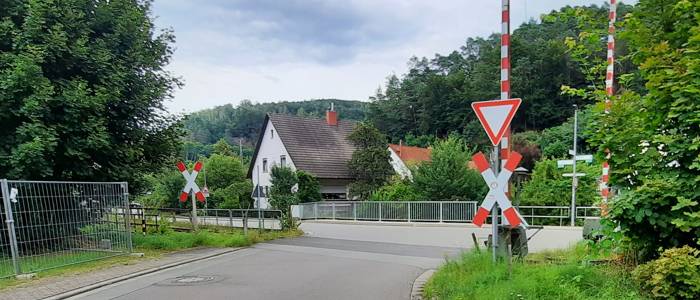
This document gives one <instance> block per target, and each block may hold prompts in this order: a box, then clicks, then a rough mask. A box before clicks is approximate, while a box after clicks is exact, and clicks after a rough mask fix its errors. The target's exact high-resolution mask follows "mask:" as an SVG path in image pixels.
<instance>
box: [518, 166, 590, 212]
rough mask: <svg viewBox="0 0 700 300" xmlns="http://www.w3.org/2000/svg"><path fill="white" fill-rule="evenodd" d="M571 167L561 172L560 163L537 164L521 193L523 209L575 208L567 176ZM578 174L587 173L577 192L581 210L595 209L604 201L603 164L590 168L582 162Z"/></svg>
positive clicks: (581, 178) (581, 180)
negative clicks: (600, 180) (600, 182)
mask: <svg viewBox="0 0 700 300" xmlns="http://www.w3.org/2000/svg"><path fill="white" fill-rule="evenodd" d="M572 171H573V169H572V167H571V166H567V167H565V168H561V169H559V168H557V161H556V160H554V159H544V160H541V161H538V162H537V163H536V164H535V169H534V170H533V171H532V174H531V177H530V180H529V181H527V182H525V183H524V184H523V187H522V190H521V191H520V192H519V193H518V196H517V198H518V201H519V202H520V203H519V204H520V205H535V206H569V205H571V177H564V173H571V172H572ZM576 173H585V174H586V176H583V177H579V184H578V188H577V190H576V205H577V206H592V205H593V204H594V203H596V202H597V201H598V199H599V198H600V196H599V193H598V183H597V181H596V179H597V175H598V173H600V164H597V163H593V164H588V163H585V162H582V161H579V162H578V164H576Z"/></svg>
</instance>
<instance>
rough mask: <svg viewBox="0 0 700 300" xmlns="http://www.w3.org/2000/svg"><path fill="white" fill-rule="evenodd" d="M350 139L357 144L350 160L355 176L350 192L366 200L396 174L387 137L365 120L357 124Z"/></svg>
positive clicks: (349, 164)
mask: <svg viewBox="0 0 700 300" xmlns="http://www.w3.org/2000/svg"><path fill="white" fill-rule="evenodd" d="M348 139H349V140H350V142H351V143H352V144H353V145H354V146H355V152H353V154H352V159H351V160H350V162H348V168H349V169H350V174H351V175H352V176H353V177H354V178H355V181H354V182H353V183H351V184H350V194H351V195H352V196H353V197H357V198H359V199H362V200H366V199H369V197H370V195H371V194H372V193H373V192H374V191H376V190H377V189H379V188H380V187H381V186H383V185H384V184H386V183H387V182H389V179H390V178H391V176H392V175H393V174H394V169H393V168H392V166H391V164H390V162H389V161H390V154H389V150H388V149H387V143H386V137H385V136H384V135H383V134H382V133H381V132H379V130H377V128H376V127H374V126H373V125H372V124H370V123H366V122H363V123H359V124H357V126H356V127H355V129H354V130H353V132H352V133H351V134H350V136H348Z"/></svg>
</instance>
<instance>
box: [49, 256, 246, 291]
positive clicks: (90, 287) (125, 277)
mask: <svg viewBox="0 0 700 300" xmlns="http://www.w3.org/2000/svg"><path fill="white" fill-rule="evenodd" d="M241 249H244V247H239V248H231V249H229V250H226V251H223V252H217V253H214V254H209V255H205V256H200V257H195V258H190V259H186V260H182V261H178V262H174V263H170V264H167V265H162V266H159V267H155V268H151V269H147V270H143V271H139V272H136V273H132V274H129V275H123V276H119V277H115V278H112V279H107V280H105V281H100V282H98V283H93V284H91V285H87V286H84V287H81V288H77V289H74V290H71V291H68V292H63V293H60V294H58V295H53V296H51V297H47V298H44V300H60V299H66V298H69V297H73V296H77V295H80V294H83V293H87V292H89V291H92V290H96V289H99V288H101V287H105V286H108V285H111V284H115V283H119V282H122V281H126V280H129V279H132V278H136V277H140V276H144V275H148V274H151V273H155V272H158V271H162V270H167V269H170V268H174V267H178V266H182V265H186V264H189V263H193V262H196V261H200V260H204V259H209V258H213V257H217V256H221V255H224V254H229V253H231V252H235V251H238V250H241Z"/></svg>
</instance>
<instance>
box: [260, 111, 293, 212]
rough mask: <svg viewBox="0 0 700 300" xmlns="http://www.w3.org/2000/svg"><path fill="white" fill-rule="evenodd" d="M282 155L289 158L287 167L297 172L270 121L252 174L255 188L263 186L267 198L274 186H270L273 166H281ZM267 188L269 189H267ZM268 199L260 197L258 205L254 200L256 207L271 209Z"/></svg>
mask: <svg viewBox="0 0 700 300" xmlns="http://www.w3.org/2000/svg"><path fill="white" fill-rule="evenodd" d="M282 155H284V156H285V157H286V158H287V162H286V166H287V167H290V168H292V170H296V167H295V166H294V163H293V162H292V158H291V157H290V156H289V153H288V152H287V149H286V148H285V147H284V144H283V143H282V140H281V139H280V137H279V135H278V134H277V130H276V129H275V126H273V125H272V121H270V120H268V121H267V126H266V127H265V132H264V135H263V139H262V141H261V142H260V148H259V149H258V156H257V157H256V159H255V164H254V165H253V173H252V174H251V177H252V178H251V179H252V180H253V187H255V186H257V185H258V184H259V185H260V186H262V187H263V190H265V192H266V195H265V196H266V197H267V196H269V195H267V193H268V192H269V190H270V188H271V186H272V184H270V179H271V175H272V174H270V172H271V171H272V166H275V165H279V164H280V158H281V156H282ZM264 159H267V172H264V171H263V160H264ZM265 187H267V189H265ZM266 197H260V203H258V199H256V198H253V200H255V202H254V203H255V207H256V208H270V203H269V201H268V198H266Z"/></svg>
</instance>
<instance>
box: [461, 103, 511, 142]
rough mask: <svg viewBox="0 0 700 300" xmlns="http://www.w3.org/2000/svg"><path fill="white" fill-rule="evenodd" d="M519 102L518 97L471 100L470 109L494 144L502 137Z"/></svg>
mask: <svg viewBox="0 0 700 300" xmlns="http://www.w3.org/2000/svg"><path fill="white" fill-rule="evenodd" d="M521 102H522V100H521V99H519V98H517V99H508V100H491V101H479V102H472V109H474V112H476V116H477V117H478V118H479V122H481V126H483V127H484V130H486V134H487V135H488V136H489V139H490V140H491V143H492V144H493V145H494V146H496V145H498V142H500V141H501V138H503V135H504V134H505V133H506V129H507V128H508V126H510V122H511V121H512V120H513V116H515V112H516V111H517V110H518V107H520V103H521Z"/></svg>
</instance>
